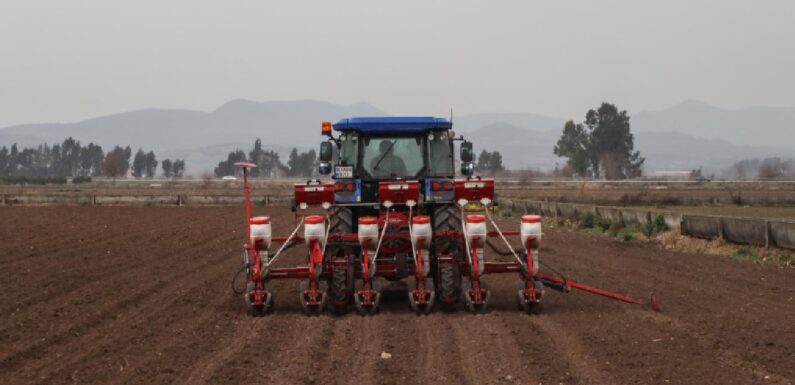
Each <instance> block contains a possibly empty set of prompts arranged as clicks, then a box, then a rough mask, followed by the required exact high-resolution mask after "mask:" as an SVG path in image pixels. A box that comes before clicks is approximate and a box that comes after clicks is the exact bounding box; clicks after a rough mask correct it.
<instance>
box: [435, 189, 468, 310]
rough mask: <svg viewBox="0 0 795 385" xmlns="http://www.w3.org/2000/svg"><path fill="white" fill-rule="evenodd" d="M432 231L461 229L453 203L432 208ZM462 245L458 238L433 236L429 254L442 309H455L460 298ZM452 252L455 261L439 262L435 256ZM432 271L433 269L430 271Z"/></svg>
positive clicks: (458, 214) (459, 219)
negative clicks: (451, 262)
mask: <svg viewBox="0 0 795 385" xmlns="http://www.w3.org/2000/svg"><path fill="white" fill-rule="evenodd" d="M433 231H434V232H441V231H459V232H460V231H461V213H460V211H459V209H458V207H457V206H455V205H453V204H449V205H438V206H435V207H434V208H433ZM463 250H464V246H463V245H462V244H461V240H460V239H455V238H434V243H433V250H432V252H431V255H432V256H434V258H432V260H431V266H432V268H435V269H434V270H435V274H434V277H436V284H435V287H436V295H437V296H438V297H439V299H440V301H438V302H439V304H440V306H441V307H442V309H443V310H455V308H456V307H457V305H458V302H459V300H460V299H461V266H460V264H461V261H462V259H463V258H462V253H463ZM442 254H452V255H453V258H454V260H455V263H453V264H448V263H439V262H438V260H437V259H436V257H438V256H440V255H442ZM432 273H434V271H432Z"/></svg>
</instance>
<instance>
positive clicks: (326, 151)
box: [319, 142, 333, 163]
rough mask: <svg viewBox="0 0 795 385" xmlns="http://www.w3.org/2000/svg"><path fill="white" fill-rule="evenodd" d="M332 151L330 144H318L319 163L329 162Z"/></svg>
mask: <svg viewBox="0 0 795 385" xmlns="http://www.w3.org/2000/svg"><path fill="white" fill-rule="evenodd" d="M332 151H333V150H332V147H331V142H323V143H320V156H319V159H320V162H321V163H322V162H326V163H329V162H331V157H332Z"/></svg>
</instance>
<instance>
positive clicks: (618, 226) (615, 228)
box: [607, 219, 626, 237]
mask: <svg viewBox="0 0 795 385" xmlns="http://www.w3.org/2000/svg"><path fill="white" fill-rule="evenodd" d="M625 227H626V226H625V225H624V221H623V220H621V219H619V220H617V221H615V222H613V223H611V224H610V227H608V228H607V235H609V236H611V237H615V236H617V235H618V234H619V232H620V231H621V230H623V229H624V228H625Z"/></svg>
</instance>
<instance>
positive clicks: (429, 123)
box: [333, 116, 453, 134]
mask: <svg viewBox="0 0 795 385" xmlns="http://www.w3.org/2000/svg"><path fill="white" fill-rule="evenodd" d="M333 126H334V130H336V131H357V132H359V133H362V134H419V133H423V132H428V131H433V130H449V129H451V128H453V124H452V123H450V121H448V120H447V119H444V118H434V117H431V116H388V117H377V118H348V119H340V120H339V121H337V123H334V125H333Z"/></svg>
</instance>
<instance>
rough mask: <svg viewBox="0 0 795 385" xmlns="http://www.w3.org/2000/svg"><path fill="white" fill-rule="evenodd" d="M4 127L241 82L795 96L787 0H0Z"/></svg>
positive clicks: (309, 89) (381, 95)
mask: <svg viewBox="0 0 795 385" xmlns="http://www.w3.org/2000/svg"><path fill="white" fill-rule="evenodd" d="M0 52H1V54H0V127H4V126H8V125H12V124H18V123H28V122H50V121H76V120H81V119H85V118H89V117H94V116H97V115H102V114H110V113H115V112H122V111H127V110H131V109H139V108H148V107H163V108H189V109H199V110H212V109H214V108H216V107H218V106H219V105H220V104H222V103H224V102H226V101H228V100H231V99H236V98H246V99H252V100H291V99H319V100H326V101H330V102H334V103H339V104H352V103H356V102H360V101H366V102H369V103H372V104H373V105H375V106H377V107H379V108H382V109H384V110H386V111H388V112H390V113H395V114H437V115H443V116H446V115H447V114H448V113H449V109H450V108H451V107H452V108H454V109H455V111H456V114H469V113H476V112H508V111H511V112H535V113H542V114H551V115H557V116H561V117H566V118H581V117H582V115H583V114H584V112H585V110H587V109H588V108H590V107H594V106H596V105H598V103H599V102H601V101H602V100H606V101H611V102H614V103H617V104H618V105H619V107H621V108H624V109H628V110H630V111H631V112H632V111H640V110H646V109H659V108H664V107H668V106H670V105H672V104H675V103H678V102H680V101H682V100H684V99H699V100H704V101H707V102H709V103H712V104H715V105H717V106H721V107H727V108H736V107H745V106H750V105H774V106H793V105H795V75H794V74H793V71H795V1H791V0H781V1H764V0H758V1H751V0H747V1H732V0H715V1H696V0H684V1H671V0H669V1H638V0H628V1H605V0H599V1H595V0H587V1H549V0H546V1H479V2H469V1H462V0H450V1H429V0H426V1H392V2H385V1H340V0H336V1H318V2H304V1H275V2H267V1H264V0H259V1H236V0H226V1H198V0H179V1H164V0H161V1H142V0H136V1H108V0H80V1H62V0H59V1H35V0H2V1H1V2H0Z"/></svg>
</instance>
